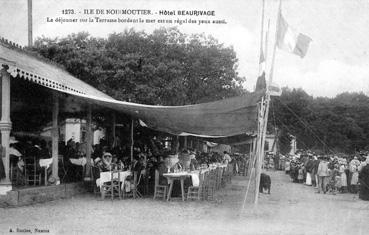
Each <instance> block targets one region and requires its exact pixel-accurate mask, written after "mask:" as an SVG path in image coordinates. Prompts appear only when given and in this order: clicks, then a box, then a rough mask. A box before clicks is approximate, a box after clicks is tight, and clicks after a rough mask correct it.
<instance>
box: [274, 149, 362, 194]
mask: <svg viewBox="0 0 369 235" xmlns="http://www.w3.org/2000/svg"><path fill="white" fill-rule="evenodd" d="M282 158H283V161H282V162H283V168H284V169H283V170H285V172H286V174H289V175H290V177H291V179H292V181H293V182H295V183H303V184H305V185H307V186H313V187H314V188H315V189H316V190H317V191H316V192H317V193H323V194H326V193H329V194H333V195H335V194H337V193H352V194H357V193H359V197H360V198H361V199H362V200H369V156H353V157H351V158H349V157H338V156H329V155H317V154H314V153H311V152H309V153H299V154H296V155H293V156H289V157H282ZM282 158H281V159H282Z"/></svg>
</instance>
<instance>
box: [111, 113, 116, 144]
mask: <svg viewBox="0 0 369 235" xmlns="http://www.w3.org/2000/svg"><path fill="white" fill-rule="evenodd" d="M111 125H112V131H111V133H112V136H113V138H112V140H113V142H112V145H111V146H112V148H114V147H115V145H116V143H115V142H116V139H115V135H116V133H115V126H116V115H115V112H113V113H112V124H111Z"/></svg>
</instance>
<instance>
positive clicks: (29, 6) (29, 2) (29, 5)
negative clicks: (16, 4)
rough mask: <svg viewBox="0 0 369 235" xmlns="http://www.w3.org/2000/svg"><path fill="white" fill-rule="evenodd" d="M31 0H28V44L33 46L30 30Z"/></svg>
mask: <svg viewBox="0 0 369 235" xmlns="http://www.w3.org/2000/svg"><path fill="white" fill-rule="evenodd" d="M32 30H33V29H32V0H28V46H29V47H31V46H33V35H32V34H33V32H32Z"/></svg>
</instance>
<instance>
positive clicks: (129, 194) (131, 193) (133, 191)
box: [123, 172, 142, 199]
mask: <svg viewBox="0 0 369 235" xmlns="http://www.w3.org/2000/svg"><path fill="white" fill-rule="evenodd" d="M127 180H128V179H126V181H127ZM139 180H140V178H139V177H138V176H137V172H133V179H132V178H131V180H130V187H131V188H130V191H129V192H126V188H125V187H124V190H123V198H126V197H132V198H135V199H136V198H141V197H142V195H141V193H140V192H139V191H138V190H137V185H138V183H139Z"/></svg>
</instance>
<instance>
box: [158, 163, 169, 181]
mask: <svg viewBox="0 0 369 235" xmlns="http://www.w3.org/2000/svg"><path fill="white" fill-rule="evenodd" d="M159 159H160V160H161V161H160V163H159V166H158V172H159V184H160V185H168V180H167V178H166V177H164V176H163V174H164V173H167V172H168V168H167V167H166V165H165V162H164V159H163V158H162V157H159Z"/></svg>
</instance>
